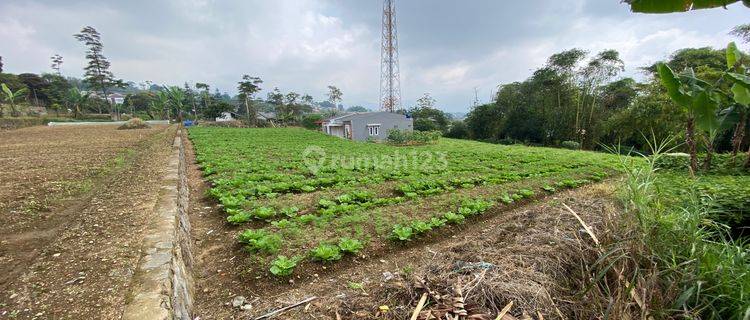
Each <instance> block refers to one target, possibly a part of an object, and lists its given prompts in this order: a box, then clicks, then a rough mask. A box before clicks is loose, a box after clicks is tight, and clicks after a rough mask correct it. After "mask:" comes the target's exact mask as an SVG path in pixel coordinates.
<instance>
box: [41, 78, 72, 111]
mask: <svg viewBox="0 0 750 320" xmlns="http://www.w3.org/2000/svg"><path fill="white" fill-rule="evenodd" d="M42 80H44V82H45V84H46V85H45V86H44V87H43V88H42V89H41V93H42V95H43V96H44V97H45V98H46V99H47V103H48V104H49V105H50V106H52V105H55V104H57V105H60V106H66V107H69V106H68V104H67V98H66V97H67V94H68V90H70V88H72V86H71V85H70V82H68V80H67V79H65V78H64V77H63V76H61V75H58V74H53V73H45V74H43V75H42Z"/></svg>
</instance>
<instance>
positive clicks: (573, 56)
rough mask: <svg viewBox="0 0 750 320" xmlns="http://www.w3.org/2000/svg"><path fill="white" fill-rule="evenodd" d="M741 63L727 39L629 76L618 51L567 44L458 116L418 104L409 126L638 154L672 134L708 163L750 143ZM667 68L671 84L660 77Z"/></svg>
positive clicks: (741, 33)
mask: <svg viewBox="0 0 750 320" xmlns="http://www.w3.org/2000/svg"><path fill="white" fill-rule="evenodd" d="M748 30H750V26H748V25H743V26H738V27H737V28H735V30H734V31H733V32H732V34H734V35H736V36H738V37H739V38H740V39H742V40H743V41H744V42H745V43H748V42H750V31H748ZM747 61H748V55H747V54H746V53H743V52H741V51H740V50H739V49H737V46H736V45H734V44H730V46H728V48H727V49H714V48H709V47H704V48H685V49H681V50H678V51H676V52H674V53H673V54H672V55H670V56H669V58H668V59H667V60H666V61H663V62H660V63H656V64H653V65H650V66H645V67H642V68H641V69H640V70H641V72H642V73H643V74H644V80H643V81H636V80H634V79H632V78H629V77H621V73H622V71H623V70H624V63H623V61H622V60H621V59H620V57H619V53H618V52H617V51H615V50H604V51H601V52H598V53H596V54H593V55H592V54H589V53H588V52H586V51H585V50H582V49H577V48H574V49H570V50H565V51H562V52H559V53H556V54H553V55H552V56H550V57H549V58H548V59H547V62H546V64H545V65H544V66H542V67H541V68H539V69H537V70H536V71H534V72H533V74H532V75H531V76H530V77H529V78H528V79H526V80H524V81H519V82H513V83H508V84H503V85H501V86H499V90H498V91H497V94H496V95H495V98H494V101H492V102H491V103H487V104H482V105H477V106H475V107H472V109H471V111H470V112H469V113H468V114H467V117H466V119H465V120H464V121H463V122H451V121H450V119H449V118H445V115H444V114H443V113H442V112H440V111H439V110H436V109H434V108H431V107H430V103H427V104H425V103H418V106H417V107H415V108H414V109H412V110H411V112H413V113H414V114H415V128H418V129H420V130H434V129H435V128H436V127H437V128H438V129H439V130H441V131H443V133H444V134H445V135H446V136H449V137H455V138H468V139H475V140H482V141H488V142H494V143H525V144H531V145H546V146H561V145H566V146H574V147H578V148H584V149H601V148H602V146H605V145H621V146H625V147H627V148H625V149H626V150H635V151H643V152H645V151H646V150H648V146H647V143H648V139H649V138H653V137H655V138H656V139H660V140H662V139H666V138H667V137H674V138H675V140H676V141H685V143H684V144H683V145H682V146H681V149H682V150H684V151H686V152H689V153H691V154H695V153H701V152H705V153H708V154H709V160H708V161H710V154H711V153H713V152H729V151H731V152H732V153H733V154H737V153H738V152H739V151H740V150H741V148H742V147H743V146H745V145H748V144H750V143H748V142H747V140H748V139H747V137H748V134H747V130H748V127H750V126H748V125H747V121H748V102H747V100H745V99H746V98H745V93H744V91H743V89H742V88H745V86H746V82H743V81H747V78H746V77H747V69H748V68H747V67H746V66H747ZM673 70H674V72H672V71H673ZM667 71H669V72H671V74H672V75H673V77H674V79H673V82H674V81H676V82H674V83H672V84H670V83H665V82H664V79H665V76H667V74H666V72H667ZM743 77H744V78H743ZM675 92H676V93H675ZM675 97H677V98H675ZM701 104H706V105H707V106H699V105H701ZM425 123H427V124H428V125H427V126H425ZM696 166H697V165H696V164H694V165H693V167H694V169H696V168H695V167H696Z"/></svg>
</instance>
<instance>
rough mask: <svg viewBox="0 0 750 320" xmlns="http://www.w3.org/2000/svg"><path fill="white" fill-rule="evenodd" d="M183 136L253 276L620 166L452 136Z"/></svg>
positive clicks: (436, 228)
mask: <svg viewBox="0 0 750 320" xmlns="http://www.w3.org/2000/svg"><path fill="white" fill-rule="evenodd" d="M189 135H190V138H191V141H192V143H193V146H194V148H195V153H196V161H197V162H198V165H199V167H200V168H201V170H202V172H203V174H204V176H205V179H206V180H207V181H208V182H209V183H210V185H211V188H210V190H209V191H208V193H209V194H210V196H211V197H213V198H215V199H216V201H218V202H219V203H220V204H221V205H222V206H223V210H224V212H225V213H226V215H227V216H226V220H227V223H229V224H232V225H236V226H237V236H236V241H237V242H238V243H239V244H240V245H242V246H243V247H244V248H245V249H246V250H247V252H248V254H249V256H248V257H249V258H248V259H246V261H250V262H251V265H250V266H248V270H249V271H248V272H250V273H252V274H253V275H254V276H255V277H256V278H257V277H267V276H269V275H275V276H277V277H286V276H290V275H292V274H294V270H295V268H297V267H299V266H304V265H305V264H323V265H326V264H328V263H331V262H334V261H338V260H346V259H351V257H353V256H368V257H372V256H376V255H377V254H378V253H379V252H384V251H388V250H393V249H398V248H399V246H403V245H404V244H407V243H410V242H416V241H421V239H424V238H430V237H441V236H445V235H446V234H449V233H447V232H445V231H444V230H451V229H452V228H457V227H458V225H460V224H463V223H471V222H472V221H475V220H476V219H479V218H478V217H477V216H479V215H482V214H494V213H497V212H500V211H502V209H503V208H507V207H509V206H513V205H515V204H518V203H521V202H524V201H529V200H533V199H535V198H538V197H541V196H544V195H549V194H553V193H555V192H557V191H559V190H563V189H569V188H576V187H579V186H581V185H584V184H587V183H591V182H596V181H600V180H602V179H604V178H606V177H607V176H609V175H612V174H615V173H616V171H615V168H617V165H618V160H617V158H616V156H613V155H608V154H603V153H595V152H583V151H572V150H563V149H551V148H531V147H524V146H502V145H493V144H487V143H481V142H474V141H466V140H452V139H441V140H439V141H438V142H437V143H434V144H430V145H424V146H408V147H397V146H392V145H388V144H379V143H368V142H352V141H348V140H343V139H339V138H336V137H332V136H327V135H324V134H322V133H320V132H315V131H309V130H305V129H297V128H274V129H237V128H216V127H212V128H207V127H195V128H191V129H190V130H189ZM311 148H314V149H311Z"/></svg>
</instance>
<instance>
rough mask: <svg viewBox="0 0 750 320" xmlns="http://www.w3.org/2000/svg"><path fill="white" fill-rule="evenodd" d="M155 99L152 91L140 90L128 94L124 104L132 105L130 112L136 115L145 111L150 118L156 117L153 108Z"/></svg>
mask: <svg viewBox="0 0 750 320" xmlns="http://www.w3.org/2000/svg"><path fill="white" fill-rule="evenodd" d="M153 99H154V97H153V95H152V94H151V93H150V92H147V91H140V92H136V93H130V94H128V95H126V96H125V103H124V104H125V105H126V106H129V107H130V113H131V115H132V116H134V117H135V116H136V114H137V113H139V112H145V113H146V114H147V115H148V116H149V118H151V119H156V117H155V116H154V114H153V112H152V108H151V105H152V103H151V102H152V100H153Z"/></svg>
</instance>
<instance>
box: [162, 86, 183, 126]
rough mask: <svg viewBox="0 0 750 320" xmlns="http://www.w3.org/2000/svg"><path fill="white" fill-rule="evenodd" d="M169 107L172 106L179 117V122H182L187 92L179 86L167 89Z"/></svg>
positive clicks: (165, 89)
mask: <svg viewBox="0 0 750 320" xmlns="http://www.w3.org/2000/svg"><path fill="white" fill-rule="evenodd" d="M164 91H165V93H166V97H167V101H168V105H169V106H171V107H172V108H173V109H174V110H175V112H176V116H177V121H179V122H182V111H183V108H184V107H185V91H184V90H183V89H181V88H180V87H177V86H171V87H168V88H167V87H165V88H164Z"/></svg>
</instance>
